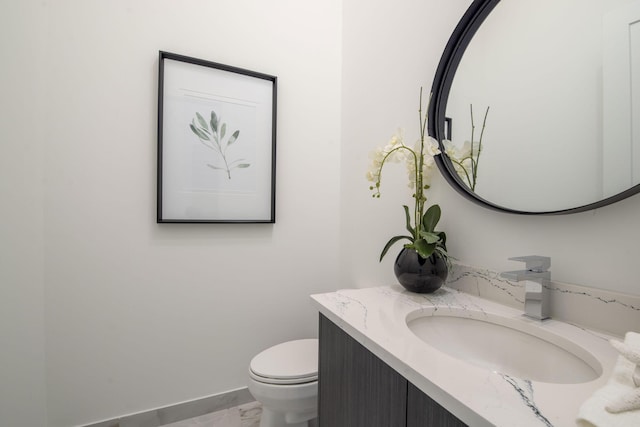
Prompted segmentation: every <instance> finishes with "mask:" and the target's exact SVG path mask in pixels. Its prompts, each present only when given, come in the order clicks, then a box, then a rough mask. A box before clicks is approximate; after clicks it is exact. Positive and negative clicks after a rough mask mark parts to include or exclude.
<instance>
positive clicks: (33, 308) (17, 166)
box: [0, 0, 46, 427]
mask: <svg viewBox="0 0 640 427" xmlns="http://www.w3.org/2000/svg"><path fill="white" fill-rule="evenodd" d="M45 25H46V20H45V19H44V14H43V13H42V11H41V8H40V7H39V6H38V5H37V4H36V2H23V1H21V0H10V1H3V2H2V3H0V28H1V30H0V34H1V35H2V36H1V37H0V55H1V57H2V66H1V67H0V93H1V94H2V95H1V96H2V98H0V99H1V100H0V425H3V426H16V427H22V426H25V427H30V426H42V425H45V423H46V401H45V385H44V369H45V358H44V342H45V341H44V320H43V317H44V288H43V255H44V252H43V245H44V241H43V223H44V218H43V200H42V189H43V154H42V152H43V146H44V143H45V142H44V135H45V129H44V128H42V127H41V126H40V125H39V123H40V122H41V121H42V120H44V116H45V114H46V110H45V109H44V108H43V104H44V102H43V101H44V99H42V98H41V93H42V90H43V87H42V85H41V84H40V83H41V75H42V73H43V60H42V54H43V52H42V49H41V40H42V37H43V34H44V26H45Z"/></svg>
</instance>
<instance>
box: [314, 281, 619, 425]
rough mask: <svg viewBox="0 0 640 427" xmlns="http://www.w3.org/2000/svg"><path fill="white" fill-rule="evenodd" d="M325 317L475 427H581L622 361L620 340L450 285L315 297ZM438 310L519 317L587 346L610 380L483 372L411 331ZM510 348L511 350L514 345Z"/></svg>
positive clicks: (342, 292)
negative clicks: (414, 316) (418, 317)
mask: <svg viewBox="0 0 640 427" xmlns="http://www.w3.org/2000/svg"><path fill="white" fill-rule="evenodd" d="M311 298H312V299H313V301H314V303H315V305H316V306H317V308H318V309H319V311H320V312H321V313H322V314H323V315H325V316H326V317H327V318H329V319H330V320H331V321H332V322H334V323H335V324H336V325H338V326H339V327H340V328H342V329H343V330H344V331H346V332H347V333H348V334H349V335H351V336H352V337H353V338H354V339H356V340H357V341H358V342H360V343H361V344H362V345H364V346H365V347H366V348H367V349H368V350H369V351H371V352H372V353H373V354H375V355H376V356H378V357H379V358H380V359H382V360H383V361H384V362H385V363H387V364H388V365H389V366H391V367H392V368H393V369H395V370H396V371H397V372H399V373H400V374H401V375H402V376H404V377H405V378H407V379H408V380H409V381H410V382H412V383H413V384H414V385H415V386H416V387H418V388H419V389H420V390H422V391H423V392H424V393H426V394H428V395H429V396H431V398H433V399H434V400H435V401H436V402H438V403H439V404H440V405H442V406H443V407H445V408H446V409H447V410H449V411H450V412H452V413H453V414H454V415H456V416H457V417H458V418H460V419H461V420H462V421H463V422H465V423H466V424H468V425H471V426H474V427H475V426H493V425H495V426H510V427H515V426H522V427H524V426H531V427H541V426H547V427H549V426H554V427H564V426H576V425H577V424H576V417H577V415H578V410H579V408H580V405H581V404H582V403H583V402H584V401H585V400H587V399H588V398H589V397H590V396H591V395H592V394H593V393H594V392H595V391H596V390H597V389H598V388H600V387H602V386H604V385H605V383H606V382H607V380H608V379H609V377H610V374H611V371H612V369H613V367H614V364H615V362H616V360H617V356H618V354H617V352H616V351H615V350H614V349H613V347H612V346H611V345H610V344H609V342H608V340H609V339H611V338H614V337H612V336H609V335H606V334H603V333H601V332H594V331H590V330H588V329H585V328H581V327H578V326H575V325H570V324H568V323H564V322H559V321H556V320H553V319H549V320H545V321H543V322H539V321H535V320H528V319H526V318H524V317H523V316H522V311H521V310H516V309H514V308H511V307H507V306H504V305H501V304H498V303H495V302H492V301H489V300H485V299H482V298H478V297H476V296H473V295H469V294H466V293H463V292H460V291H457V290H454V289H451V288H448V287H443V288H441V289H439V290H438V291H436V292H434V293H432V294H414V293H410V292H407V291H405V290H404V289H403V288H402V287H400V286H399V285H395V286H385V287H376V288H364V289H345V290H339V291H337V292H331V293H325V294H316V295H312V296H311ZM434 307H436V308H438V307H447V308H455V309H463V310H473V311H481V312H484V313H490V314H495V315H499V316H504V317H509V318H514V319H516V318H517V319H519V320H522V321H524V322H530V323H531V324H533V325H536V326H537V327H540V328H544V329H546V330H548V331H550V332H553V333H555V334H557V335H560V336H562V337H564V338H567V339H569V340H570V341H572V342H574V343H576V344H578V345H580V346H582V347H584V348H585V349H587V350H588V351H589V352H590V353H592V354H593V355H594V356H595V357H596V358H597V359H598V360H599V361H600V363H601V364H602V368H603V373H602V375H601V376H600V377H599V378H598V379H596V380H594V381H590V382H586V383H581V384H551V383H542V382H536V381H530V380H525V379H520V378H516V377H512V376H509V375H505V374H501V373H496V372H492V371H489V370H487V369H484V368H479V367H476V366H473V365H471V364H469V363H466V362H464V361H462V360H460V359H457V358H454V357H451V356H449V355H447V354H445V353H443V352H441V351H439V350H438V349H436V348H434V347H432V346H430V345H428V344H427V343H425V342H423V341H422V340H420V339H419V338H418V337H417V336H415V335H414V334H413V333H412V332H411V330H409V328H408V326H407V324H406V319H407V316H408V315H409V314H410V313H415V312H416V310H425V312H427V311H433V308H434ZM505 345H509V343H508V342H506V343H505Z"/></svg>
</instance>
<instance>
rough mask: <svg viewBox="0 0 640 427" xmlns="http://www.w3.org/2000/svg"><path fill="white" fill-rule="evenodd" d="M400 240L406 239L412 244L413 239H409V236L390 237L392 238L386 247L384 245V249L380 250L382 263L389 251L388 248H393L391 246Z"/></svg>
mask: <svg viewBox="0 0 640 427" xmlns="http://www.w3.org/2000/svg"><path fill="white" fill-rule="evenodd" d="M402 239H407V240H409V241H410V242H412V241H413V237H410V236H395V237H392V238H391V239H390V240H389V241H388V242H387V244H386V245H384V249H382V253H381V254H380V261H382V258H384V256H385V255H386V254H387V252H388V251H389V248H390V247H391V246H393V244H394V243H396V242H397V241H399V240H402Z"/></svg>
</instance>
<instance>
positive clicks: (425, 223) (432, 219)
mask: <svg viewBox="0 0 640 427" xmlns="http://www.w3.org/2000/svg"><path fill="white" fill-rule="evenodd" d="M441 213H442V212H441V210H440V206H438V205H433V206H430V207H429V209H427V212H425V214H424V216H423V217H422V228H423V229H424V230H425V231H430V232H433V231H435V229H436V225H437V224H438V221H440V215H441Z"/></svg>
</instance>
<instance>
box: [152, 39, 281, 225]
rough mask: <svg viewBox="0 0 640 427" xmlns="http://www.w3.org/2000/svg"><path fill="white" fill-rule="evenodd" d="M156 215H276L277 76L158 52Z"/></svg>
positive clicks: (212, 218) (165, 219)
mask: <svg viewBox="0 0 640 427" xmlns="http://www.w3.org/2000/svg"><path fill="white" fill-rule="evenodd" d="M158 82H159V84H158V195H157V221H158V222H159V223H171V222H174V223H176V222H177V223H191V222H195V223H203V222H204V223H216V222H217V223H273V222H275V158H276V155H275V154H276V151H275V149H276V93H277V78H276V77H274V76H270V75H267V74H262V73H258V72H254V71H249V70H244V69H241V68H237V67H232V66H228V65H223V64H219V63H215V62H210V61H205V60H201V59H196V58H191V57H187V56H183V55H177V54H173V53H168V52H162V51H161V52H160V59H159V78H158Z"/></svg>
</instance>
